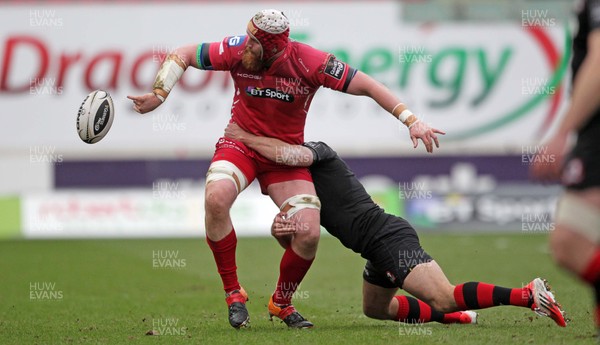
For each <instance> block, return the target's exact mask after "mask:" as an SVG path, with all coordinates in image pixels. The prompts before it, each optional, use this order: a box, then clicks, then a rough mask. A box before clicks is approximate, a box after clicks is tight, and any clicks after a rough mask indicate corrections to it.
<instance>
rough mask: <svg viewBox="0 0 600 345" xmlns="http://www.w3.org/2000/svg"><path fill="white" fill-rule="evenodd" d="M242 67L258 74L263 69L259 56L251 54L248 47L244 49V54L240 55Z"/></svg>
mask: <svg viewBox="0 0 600 345" xmlns="http://www.w3.org/2000/svg"><path fill="white" fill-rule="evenodd" d="M242 65H244V67H245V68H246V69H247V70H249V71H250V72H260V71H261V70H262V69H263V67H264V64H263V62H262V61H261V59H260V56H258V55H257V54H255V53H254V52H252V50H250V48H249V47H246V49H244V54H243V55H242Z"/></svg>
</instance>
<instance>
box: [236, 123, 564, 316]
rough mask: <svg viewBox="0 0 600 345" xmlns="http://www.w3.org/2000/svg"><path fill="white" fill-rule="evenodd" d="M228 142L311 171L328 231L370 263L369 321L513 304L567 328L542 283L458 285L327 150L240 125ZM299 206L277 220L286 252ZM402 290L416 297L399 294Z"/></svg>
mask: <svg viewBox="0 0 600 345" xmlns="http://www.w3.org/2000/svg"><path fill="white" fill-rule="evenodd" d="M225 136H226V137H229V138H231V139H235V140H237V141H240V142H242V143H244V144H245V145H246V146H247V147H248V148H250V149H252V150H255V151H257V152H258V153H259V154H261V155H263V156H264V157H266V158H268V159H270V160H272V161H275V162H278V163H280V164H286V165H293V166H309V167H310V172H311V175H312V178H313V182H314V185H315V189H316V192H317V195H318V197H319V199H320V200H321V225H322V226H323V227H324V228H325V229H326V230H327V231H328V232H329V233H330V234H331V235H333V236H335V237H336V238H338V239H339V240H340V242H341V243H342V244H343V245H344V246H345V247H347V248H349V249H352V250H353V251H355V252H357V253H360V254H361V256H362V257H364V258H365V259H367V263H366V266H365V270H364V273H363V278H364V282H363V311H364V313H365V315H366V316H368V317H370V318H374V319H380V320H396V321H400V322H407V323H424V322H432V321H435V322H440V323H475V322H476V319H477V314H476V313H475V312H472V311H470V310H471V309H482V308H489V307H494V306H499V305H513V306H520V307H527V308H531V309H532V310H533V311H535V312H536V313H538V314H539V315H542V316H548V317H550V318H552V319H553V320H554V321H555V322H556V324H558V325H559V326H563V327H564V326H566V321H565V318H564V315H563V314H564V313H563V311H562V310H561V308H560V306H559V305H558V303H557V302H556V301H555V299H554V296H553V295H552V293H551V292H550V291H549V290H548V287H547V285H546V282H545V281H544V280H542V279H540V278H536V279H534V280H533V281H531V282H530V283H529V284H527V285H526V286H524V287H522V288H514V289H512V288H504V287H500V286H495V285H491V284H486V283H481V282H468V283H464V284H459V285H456V286H454V285H452V284H450V282H449V281H448V279H447V278H446V276H445V275H444V273H443V272H442V269H441V268H440V266H439V265H438V264H437V263H436V262H435V261H434V260H433V259H432V258H431V257H430V256H429V255H428V254H427V253H426V252H425V251H424V250H423V249H422V248H421V245H420V243H419V238H418V236H417V233H416V232H415V230H414V228H413V227H412V226H411V225H410V224H409V223H408V222H407V221H406V220H404V219H403V218H400V217H397V216H393V215H390V214H387V213H385V212H384V210H383V209H381V208H380V207H379V206H377V205H376V204H375V203H374V202H373V200H372V199H371V197H370V196H369V194H368V193H367V192H366V191H365V189H364V187H363V186H362V184H361V183H360V182H359V181H358V179H357V178H356V176H355V175H354V173H353V172H352V171H351V170H350V168H349V167H348V166H347V165H346V163H345V162H344V161H343V160H342V159H340V158H339V157H338V155H337V153H336V152H335V151H334V150H333V149H331V148H330V147H329V146H327V144H325V143H322V142H309V143H305V144H304V145H290V144H287V143H284V142H283V141H280V140H278V139H274V138H266V137H258V136H255V135H252V134H249V133H247V132H245V131H243V130H242V129H241V128H240V127H239V126H237V125H236V124H235V123H231V124H229V125H228V127H227V128H226V129H225ZM436 144H437V143H436ZM292 206H293V208H292V209H289V208H287V209H283V210H282V212H280V213H279V214H277V216H276V217H275V220H274V223H273V227H272V229H271V231H272V234H273V236H274V237H275V238H277V240H278V241H279V243H280V244H281V245H282V246H283V247H284V248H287V247H288V246H289V243H290V241H291V237H292V236H294V234H295V233H296V232H297V231H299V230H298V229H299V228H300V227H299V226H297V225H298V224H297V220H294V211H295V209H299V208H301V205H292ZM398 288H402V289H403V290H405V291H406V292H408V293H410V294H412V295H413V296H415V297H416V298H413V297H409V296H404V295H396V292H397V290H398Z"/></svg>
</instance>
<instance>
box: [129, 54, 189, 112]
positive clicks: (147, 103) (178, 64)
mask: <svg viewBox="0 0 600 345" xmlns="http://www.w3.org/2000/svg"><path fill="white" fill-rule="evenodd" d="M197 48H198V45H197V44H192V45H188V46H183V47H179V48H177V49H175V50H174V51H173V52H171V53H170V54H169V55H167V56H166V57H165V60H164V61H163V63H162V64H161V66H160V69H159V70H158V74H157V75H156V78H155V80H154V85H153V90H152V92H150V93H146V94H143V95H140V96H127V98H129V99H130V100H132V101H133V109H134V110H135V111H137V112H138V113H140V114H145V113H147V112H150V111H152V110H154V109H156V108H158V106H160V105H161V104H162V103H163V102H164V101H165V99H166V98H167V97H168V96H169V93H170V92H171V90H172V89H173V87H174V86H175V84H176V83H177V81H178V80H179V78H181V75H182V74H183V72H185V70H186V69H187V67H188V66H193V67H196V68H198V62H197V61H196V58H195V57H196V49H197Z"/></svg>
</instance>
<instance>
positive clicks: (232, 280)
mask: <svg viewBox="0 0 600 345" xmlns="http://www.w3.org/2000/svg"><path fill="white" fill-rule="evenodd" d="M206 242H207V243H208V246H209V247H210V249H211V250H212V252H213V256H214V257H215V262H216V264H217V271H218V272H219V275H221V280H222V281H223V289H224V290H225V293H228V292H231V291H233V290H239V289H240V283H239V282H238V278H237V266H236V265H235V248H236V246H237V237H236V236H235V230H234V229H231V232H230V233H229V234H228V235H227V236H225V237H224V238H223V239H221V240H219V241H216V242H215V241H211V240H210V239H209V238H208V237H206Z"/></svg>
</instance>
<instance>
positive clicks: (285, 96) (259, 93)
mask: <svg viewBox="0 0 600 345" xmlns="http://www.w3.org/2000/svg"><path fill="white" fill-rule="evenodd" d="M246 94H247V95H248V96H252V97H261V98H270V99H276V100H279V101H284V102H293V101H294V95H290V94H289V93H285V92H281V91H280V90H277V89H273V88H266V89H261V88H258V87H254V86H248V87H247V88H246Z"/></svg>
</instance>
